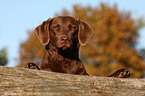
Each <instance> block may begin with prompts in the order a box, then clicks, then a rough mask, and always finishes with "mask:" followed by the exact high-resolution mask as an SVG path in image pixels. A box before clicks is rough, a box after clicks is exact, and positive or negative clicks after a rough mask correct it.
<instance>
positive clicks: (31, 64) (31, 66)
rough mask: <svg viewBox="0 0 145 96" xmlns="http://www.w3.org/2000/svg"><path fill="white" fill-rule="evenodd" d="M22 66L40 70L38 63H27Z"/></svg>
mask: <svg viewBox="0 0 145 96" xmlns="http://www.w3.org/2000/svg"><path fill="white" fill-rule="evenodd" d="M24 68H28V69H37V70H40V68H39V67H38V65H37V64H35V63H27V64H26V66H25V67H24Z"/></svg>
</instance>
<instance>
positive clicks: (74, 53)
mask: <svg viewBox="0 0 145 96" xmlns="http://www.w3.org/2000/svg"><path fill="white" fill-rule="evenodd" d="M45 50H46V52H47V53H50V52H51V53H53V52H54V53H55V54H59V55H61V56H63V57H64V58H67V59H71V60H79V54H78V53H79V45H76V46H74V48H72V49H71V50H69V51H60V50H59V49H57V48H56V47H54V46H53V45H52V44H51V43H49V44H47V45H46V46H45Z"/></svg>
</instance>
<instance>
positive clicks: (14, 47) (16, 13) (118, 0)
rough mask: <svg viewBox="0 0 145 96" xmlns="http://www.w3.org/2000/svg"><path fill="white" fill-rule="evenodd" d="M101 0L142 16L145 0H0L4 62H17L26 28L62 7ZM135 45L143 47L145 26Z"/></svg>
mask: <svg viewBox="0 0 145 96" xmlns="http://www.w3.org/2000/svg"><path fill="white" fill-rule="evenodd" d="M100 2H104V3H106V4H109V5H110V6H113V5H114V4H117V6H118V9H119V10H120V11H124V10H125V11H130V12H131V13H132V18H134V19H137V18H139V17H143V18H145V5H144V4H145V0H0V49H2V48H4V47H7V48H8V60H9V63H8V64H7V66H9V67H14V66H16V65H18V62H17V61H16V60H15V59H17V58H18V57H19V48H20V44H21V43H22V42H24V41H25V40H27V38H28V31H29V30H34V29H35V28H36V27H37V26H38V25H40V24H41V23H42V22H43V21H44V20H47V19H48V18H53V17H54V16H55V14H56V13H60V12H61V11H62V9H64V8H65V9H67V10H69V11H71V10H72V9H73V5H74V4H81V5H83V6H87V5H90V6H92V7H98V6H99V4H100ZM139 35H140V37H139V39H138V44H137V48H138V49H140V48H145V28H142V29H141V30H140V32H139Z"/></svg>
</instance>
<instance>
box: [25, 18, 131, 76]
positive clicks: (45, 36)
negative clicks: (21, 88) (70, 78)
mask: <svg viewBox="0 0 145 96" xmlns="http://www.w3.org/2000/svg"><path fill="white" fill-rule="evenodd" d="M35 32H36V34H37V36H38V38H39V40H40V42H41V43H42V44H43V45H44V46H45V50H46V54H45V56H44V58H43V60H42V62H41V65H40V69H41V70H47V71H53V72H61V73H69V74H80V75H88V73H87V72H86V70H85V67H84V65H83V63H82V61H81V60H80V59H79V46H80V45H85V44H86V43H87V41H88V40H89V38H90V37H91V35H92V33H93V30H92V28H91V26H89V25H88V24H87V23H86V22H84V21H82V20H80V19H76V18H74V17H71V16H58V17H54V18H50V19H48V20H47V21H44V22H43V23H42V24H41V25H40V26H38V27H37V28H36V29H35ZM34 66H35V67H34ZM26 67H28V68H37V69H39V67H38V66H37V65H36V64H34V63H28V64H27V65H26ZM124 70H126V69H124ZM124 70H121V71H119V73H120V74H121V75H120V74H118V73H117V75H116V74H113V75H110V76H112V77H118V76H119V77H121V76H122V77H124V75H127V76H125V77H128V76H129V75H130V71H129V70H128V72H127V71H124ZM117 72H118V71H117ZM122 73H124V74H122Z"/></svg>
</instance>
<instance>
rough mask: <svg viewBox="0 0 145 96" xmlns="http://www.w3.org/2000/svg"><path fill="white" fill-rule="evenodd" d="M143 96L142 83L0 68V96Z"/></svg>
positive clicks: (143, 84)
mask: <svg viewBox="0 0 145 96" xmlns="http://www.w3.org/2000/svg"><path fill="white" fill-rule="evenodd" d="M5 95H6V96H7V95H18V96H19V95H20V96H27V95H36V96H37V95H41V96H52V95H55V96H56V95H58V96H80V95H81V96H84V95H86V96H145V79H137V78H126V79H124V78H112V77H98V76H83V75H72V74H63V73H54V72H48V71H42V70H32V69H24V68H12V67H3V66H0V96H5Z"/></svg>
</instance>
